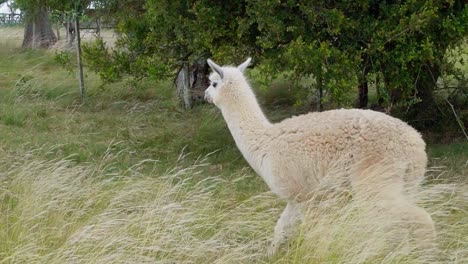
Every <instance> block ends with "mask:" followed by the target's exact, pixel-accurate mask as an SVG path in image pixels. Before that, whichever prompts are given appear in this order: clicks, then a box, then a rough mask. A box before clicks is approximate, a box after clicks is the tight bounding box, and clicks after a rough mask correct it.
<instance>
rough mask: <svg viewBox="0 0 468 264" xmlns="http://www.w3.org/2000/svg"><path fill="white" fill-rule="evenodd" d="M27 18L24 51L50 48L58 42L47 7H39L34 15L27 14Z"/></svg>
mask: <svg viewBox="0 0 468 264" xmlns="http://www.w3.org/2000/svg"><path fill="white" fill-rule="evenodd" d="M26 18H27V19H26V23H25V26H24V39H23V45H22V47H23V49H29V48H49V47H50V46H52V45H54V44H55V42H57V37H56V36H55V34H54V31H53V29H52V25H51V24H50V21H49V10H48V9H47V7H46V6H41V7H39V8H38V9H37V11H36V12H34V13H32V12H29V13H27V14H26Z"/></svg>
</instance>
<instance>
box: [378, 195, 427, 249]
mask: <svg viewBox="0 0 468 264" xmlns="http://www.w3.org/2000/svg"><path fill="white" fill-rule="evenodd" d="M377 198H378V199H379V201H378V202H379V205H380V206H379V207H380V209H381V211H386V212H388V214H389V216H391V217H392V219H393V220H394V221H395V223H396V226H397V227H399V228H402V229H404V230H407V231H409V232H410V238H411V240H412V241H414V242H415V244H416V245H418V248H421V249H424V248H429V249H432V248H433V246H434V241H435V226H434V222H433V221H432V218H431V216H430V215H429V213H427V211H426V210H424V209H423V208H421V207H419V206H417V205H415V204H413V203H412V202H410V201H409V200H408V199H406V198H405V197H403V196H402V195H401V194H399V193H395V194H394V195H385V196H384V197H377Z"/></svg>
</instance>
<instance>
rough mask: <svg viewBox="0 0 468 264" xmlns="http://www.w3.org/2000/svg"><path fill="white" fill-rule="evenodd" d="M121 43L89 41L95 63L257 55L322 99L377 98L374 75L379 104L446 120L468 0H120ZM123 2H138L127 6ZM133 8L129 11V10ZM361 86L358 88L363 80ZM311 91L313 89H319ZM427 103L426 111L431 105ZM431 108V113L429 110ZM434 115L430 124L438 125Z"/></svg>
mask: <svg viewBox="0 0 468 264" xmlns="http://www.w3.org/2000/svg"><path fill="white" fill-rule="evenodd" d="M114 4H115V5H116V6H119V7H120V8H121V9H120V10H125V13H119V12H118V11H117V16H116V17H117V19H118V22H119V24H118V31H119V32H120V33H121V38H120V40H119V42H118V45H119V48H122V49H116V50H113V51H110V52H106V51H105V50H104V45H102V43H98V44H96V45H94V46H89V47H87V50H86V53H87V56H88V61H89V63H90V65H91V67H94V69H95V70H97V71H98V72H100V73H101V76H103V77H104V78H107V79H108V80H115V79H118V78H121V77H122V76H124V75H131V76H134V77H137V78H143V77H152V78H158V79H159V78H164V77H168V76H171V75H173V74H174V72H175V71H176V70H177V69H178V68H179V67H181V64H182V62H184V61H189V62H191V64H193V63H195V62H197V61H199V60H204V59H206V58H207V57H214V58H215V59H217V60H218V61H219V62H221V63H223V62H230V63H235V62H240V61H241V60H243V59H244V58H245V57H246V56H249V55H250V56H253V57H254V58H255V60H256V64H257V66H258V67H261V72H262V74H264V75H265V76H266V77H267V78H271V77H274V76H277V75H278V74H279V73H286V74H287V75H288V76H290V77H291V79H293V80H299V79H301V78H312V79H313V80H314V81H315V84H314V87H313V88H317V89H318V90H319V94H322V95H324V96H325V95H326V96H325V97H324V98H320V105H321V101H322V100H328V101H330V100H331V101H333V102H334V103H335V105H343V104H348V103H349V102H347V100H346V98H349V94H350V93H355V92H356V91H359V93H358V96H356V97H357V99H358V100H357V103H356V105H357V106H359V107H368V106H369V103H368V99H367V94H368V91H367V90H368V88H369V86H370V83H372V84H373V85H375V86H376V87H378V88H379V89H378V97H379V98H378V103H379V107H382V108H386V110H387V111H391V112H392V113H395V114H398V112H405V113H407V116H408V118H409V119H412V120H425V119H428V120H429V119H430V120H437V117H440V114H441V111H440V110H439V109H440V107H438V106H437V105H436V101H435V98H434V94H433V93H434V90H435V88H436V80H437V79H438V77H439V76H440V75H441V74H442V71H445V72H449V71H451V70H452V68H450V67H448V65H447V64H446V63H445V62H446V57H445V54H446V53H447V50H448V49H451V48H453V47H455V46H457V45H459V44H460V43H461V41H463V39H464V38H465V37H466V32H467V27H466V25H467V24H468V14H467V12H468V11H467V9H466V8H465V4H464V2H463V1H461V0H453V1H450V0H447V1H443V0H424V1H420V0H408V1H398V0H395V1H387V0H367V1H361V0H360V1H354V0H345V1H323V0H312V1H309V0H308V1H305V0H288V1H276V0H265V1H253V0H238V1H229V2H226V1H210V0H196V1H188V0H175V1H164V0H146V1H143V0H133V1H118V0H115V1H114ZM123 6H125V7H129V8H122V7H123ZM129 13H130V14H131V15H130V14H129ZM356 88H358V89H356ZM311 92H313V91H312V90H311ZM422 110H424V111H422ZM425 116H426V117H425ZM430 124H431V122H429V123H427V124H426V125H430Z"/></svg>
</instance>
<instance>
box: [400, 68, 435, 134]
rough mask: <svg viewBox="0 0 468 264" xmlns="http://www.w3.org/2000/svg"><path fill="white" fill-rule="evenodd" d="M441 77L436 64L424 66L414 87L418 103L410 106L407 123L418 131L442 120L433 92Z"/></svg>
mask: <svg viewBox="0 0 468 264" xmlns="http://www.w3.org/2000/svg"><path fill="white" fill-rule="evenodd" d="M440 75H441V70H440V66H439V65H437V64H433V65H430V64H429V63H428V64H426V67H424V68H423V69H422V70H421V72H420V74H419V77H418V78H417V82H416V85H415V89H416V97H417V98H419V99H420V102H418V103H416V104H414V105H412V106H411V107H410V109H409V111H408V114H407V116H408V121H409V122H411V123H412V124H413V125H414V126H416V127H417V128H420V129H426V128H430V127H432V126H433V125H434V124H437V123H438V122H439V121H441V119H442V118H444V116H443V113H442V112H441V111H440V109H439V107H438V106H437V102H436V100H435V98H434V92H433V91H434V90H435V88H436V86H437V79H438V78H439V76H440Z"/></svg>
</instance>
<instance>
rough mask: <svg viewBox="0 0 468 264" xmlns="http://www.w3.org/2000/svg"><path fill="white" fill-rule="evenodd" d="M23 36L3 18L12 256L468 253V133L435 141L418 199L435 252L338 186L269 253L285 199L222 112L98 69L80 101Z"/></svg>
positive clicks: (318, 259)
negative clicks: (400, 238) (188, 107)
mask: <svg viewBox="0 0 468 264" xmlns="http://www.w3.org/2000/svg"><path fill="white" fill-rule="evenodd" d="M18 36H21V34H19V33H18V29H17V28H16V29H15V28H6V29H5V28H3V29H2V28H0V263H428V262H429V261H430V262H431V263H435V262H441V263H468V163H467V161H468V144H467V143H466V142H459V143H454V144H451V145H433V146H429V150H428V152H429V154H430V157H431V164H430V169H429V172H428V180H427V181H426V183H425V185H424V188H423V190H422V191H421V193H420V194H418V196H417V197H416V198H417V199H418V202H419V204H421V205H422V206H423V207H424V208H426V209H427V210H428V211H429V212H430V213H431V215H432V216H433V218H434V220H435V222H436V227H437V231H438V237H437V243H438V246H437V249H433V251H432V252H431V253H432V254H429V253H427V252H424V253H422V252H420V251H418V250H417V249H415V247H414V245H413V244H411V243H400V244H398V245H393V246H392V248H390V249H389V248H388V245H387V244H386V243H385V239H384V238H385V236H386V235H389V234H387V233H385V232H384V231H382V230H381V229H379V228H378V225H375V223H377V222H378V223H384V222H385V221H386V220H385V218H383V217H378V216H376V217H375V218H370V219H369V218H366V219H367V220H364V219H363V218H362V217H361V210H362V207H361V206H359V205H356V204H355V203H353V202H349V201H348V200H346V202H345V201H344V200H343V198H342V197H340V196H333V197H331V198H330V199H329V200H327V202H319V203H316V204H313V205H311V207H310V209H309V213H308V217H307V221H305V222H304V223H303V224H302V225H301V226H300V228H299V230H298V232H297V235H296V236H295V238H294V239H292V241H291V242H290V243H289V245H286V246H285V247H284V249H283V250H282V251H281V253H280V254H279V255H278V256H276V257H275V258H273V259H267V258H265V257H264V254H265V251H266V248H267V244H268V240H269V239H270V237H271V236H272V232H273V227H274V225H275V222H276V220H277V218H278V217H279V215H280V213H281V210H282V209H283V207H284V203H283V202H282V201H280V200H278V199H277V198H276V197H275V196H274V195H273V194H272V193H270V192H268V188H267V187H266V185H265V184H264V183H263V182H262V180H261V179H260V178H259V177H258V176H256V175H255V173H254V172H253V171H252V170H251V169H250V168H249V167H248V165H247V164H246V163H245V161H244V160H243V158H242V156H241V154H240V153H239V151H238V150H237V148H236V147H235V145H234V142H233V140H232V138H231V136H230V134H229V131H228V129H227V127H226V125H225V124H224V121H223V119H222V116H221V115H220V113H219V112H218V111H217V110H216V109H214V108H213V107H211V106H200V107H197V108H195V109H193V110H192V111H184V110H182V109H181V108H179V106H178V102H177V100H176V99H175V97H174V88H173V87H172V85H171V83H170V82H168V81H161V82H143V83H140V84H138V85H135V84H133V83H131V82H121V83H115V84H111V85H106V86H103V85H102V84H101V82H100V81H99V79H98V78H97V77H96V76H95V75H93V74H92V73H89V72H87V73H86V89H87V90H86V91H87V98H86V100H85V102H84V103H80V101H79V95H78V85H77V81H76V78H75V73H69V72H67V71H66V70H64V69H62V68H61V67H60V66H59V65H58V64H57V63H56V62H55V61H54V54H53V53H50V52H46V51H21V50H19V48H18V47H19V44H20V41H21V39H20V37H18ZM267 111H268V110H267ZM268 112H269V113H270V114H271V115H272V116H275V118H277V117H278V116H282V115H283V112H284V111H283V112H271V111H268ZM318 195H319V194H318ZM433 255H435V256H433Z"/></svg>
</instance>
